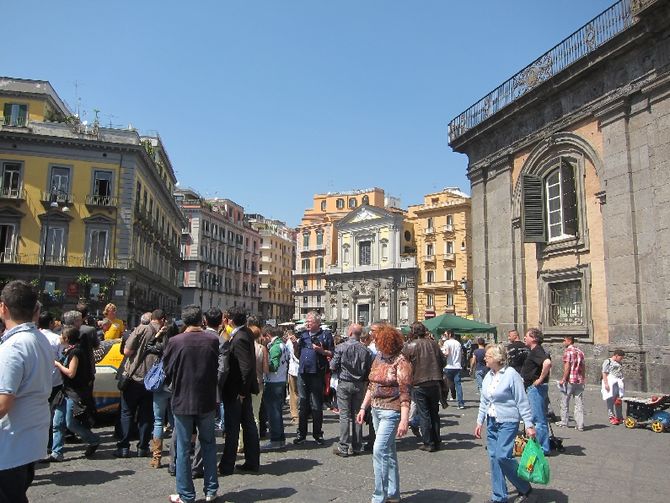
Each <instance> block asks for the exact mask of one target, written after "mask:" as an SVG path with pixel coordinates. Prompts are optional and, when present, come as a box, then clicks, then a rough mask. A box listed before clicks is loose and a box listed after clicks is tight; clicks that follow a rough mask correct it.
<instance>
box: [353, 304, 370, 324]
mask: <svg viewBox="0 0 670 503" xmlns="http://www.w3.org/2000/svg"><path fill="white" fill-rule="evenodd" d="M356 319H357V320H358V323H359V324H361V325H363V326H366V325H368V324H369V323H370V304H359V305H358V316H356Z"/></svg>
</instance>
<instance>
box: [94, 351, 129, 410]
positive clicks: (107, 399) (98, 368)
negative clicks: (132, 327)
mask: <svg viewBox="0 0 670 503" xmlns="http://www.w3.org/2000/svg"><path fill="white" fill-rule="evenodd" d="M94 353H95V356H96V358H95V360H96V362H97V363H96V365H95V384H94V385H93V398H94V399H95V405H96V409H97V410H98V412H100V413H106V412H114V411H116V410H118V408H119V406H120V405H121V392H120V391H119V389H118V388H117V387H116V382H117V381H116V374H117V372H118V370H119V366H120V365H121V362H122V361H123V354H122V353H121V339H111V340H108V341H101V342H100V347H98V348H97V349H96V350H95V352H94Z"/></svg>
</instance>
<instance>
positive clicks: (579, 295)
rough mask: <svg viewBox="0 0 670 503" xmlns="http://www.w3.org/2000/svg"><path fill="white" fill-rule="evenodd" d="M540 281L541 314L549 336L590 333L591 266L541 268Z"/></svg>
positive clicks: (546, 333) (544, 328)
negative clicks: (556, 268)
mask: <svg viewBox="0 0 670 503" xmlns="http://www.w3.org/2000/svg"><path fill="white" fill-rule="evenodd" d="M540 280H541V281H540V317H541V321H542V323H543V331H544V333H545V336H547V337H549V336H552V335H554V336H559V337H563V336H564V335H565V334H573V335H578V336H587V337H588V336H590V335H591V322H590V319H591V314H590V306H591V300H590V295H589V292H590V290H591V287H590V282H591V268H590V266H588V265H581V266H579V267H573V268H569V269H560V270H551V271H541V272H540Z"/></svg>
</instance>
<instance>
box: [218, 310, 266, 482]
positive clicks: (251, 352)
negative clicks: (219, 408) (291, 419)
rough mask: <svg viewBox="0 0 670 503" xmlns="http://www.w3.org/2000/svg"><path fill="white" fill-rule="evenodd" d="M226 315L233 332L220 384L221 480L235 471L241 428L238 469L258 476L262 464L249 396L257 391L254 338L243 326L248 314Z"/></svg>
mask: <svg viewBox="0 0 670 503" xmlns="http://www.w3.org/2000/svg"><path fill="white" fill-rule="evenodd" d="M228 314H229V316H230V322H231V325H232V327H233V330H232V332H231V333H230V341H229V343H230V350H229V354H228V367H229V370H228V375H227V377H226V379H225V382H224V383H223V407H224V413H225V423H226V424H225V427H226V441H225V443H224V446H223V454H222V455H221V460H220V461H219V473H220V474H221V475H224V476H225V475H232V473H233V471H234V468H235V458H236V457H237V444H238V442H239V438H240V427H242V436H243V437H242V438H243V440H244V464H240V465H237V468H238V469H239V470H240V471H243V472H257V471H258V470H259V469H260V464H261V453H260V443H259V439H258V428H257V427H256V421H255V420H254V412H253V408H252V405H251V395H252V394H254V395H257V394H258V393H259V391H260V389H259V386H258V378H257V377H256V352H255V349H254V335H253V333H252V332H251V330H250V329H249V328H247V326H246V323H247V314H246V312H245V311H244V310H243V308H242V307H240V306H233V307H231V308H229V309H228Z"/></svg>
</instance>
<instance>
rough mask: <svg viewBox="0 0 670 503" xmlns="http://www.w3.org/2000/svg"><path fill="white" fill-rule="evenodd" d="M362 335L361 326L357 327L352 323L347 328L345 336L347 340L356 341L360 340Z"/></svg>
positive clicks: (356, 324)
mask: <svg viewBox="0 0 670 503" xmlns="http://www.w3.org/2000/svg"><path fill="white" fill-rule="evenodd" d="M362 333H363V326H362V325H359V324H358V323H352V324H351V325H349V328H347V336H348V337H349V338H351V337H353V338H354V339H356V340H357V341H358V340H360V338H361V334H362Z"/></svg>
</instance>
